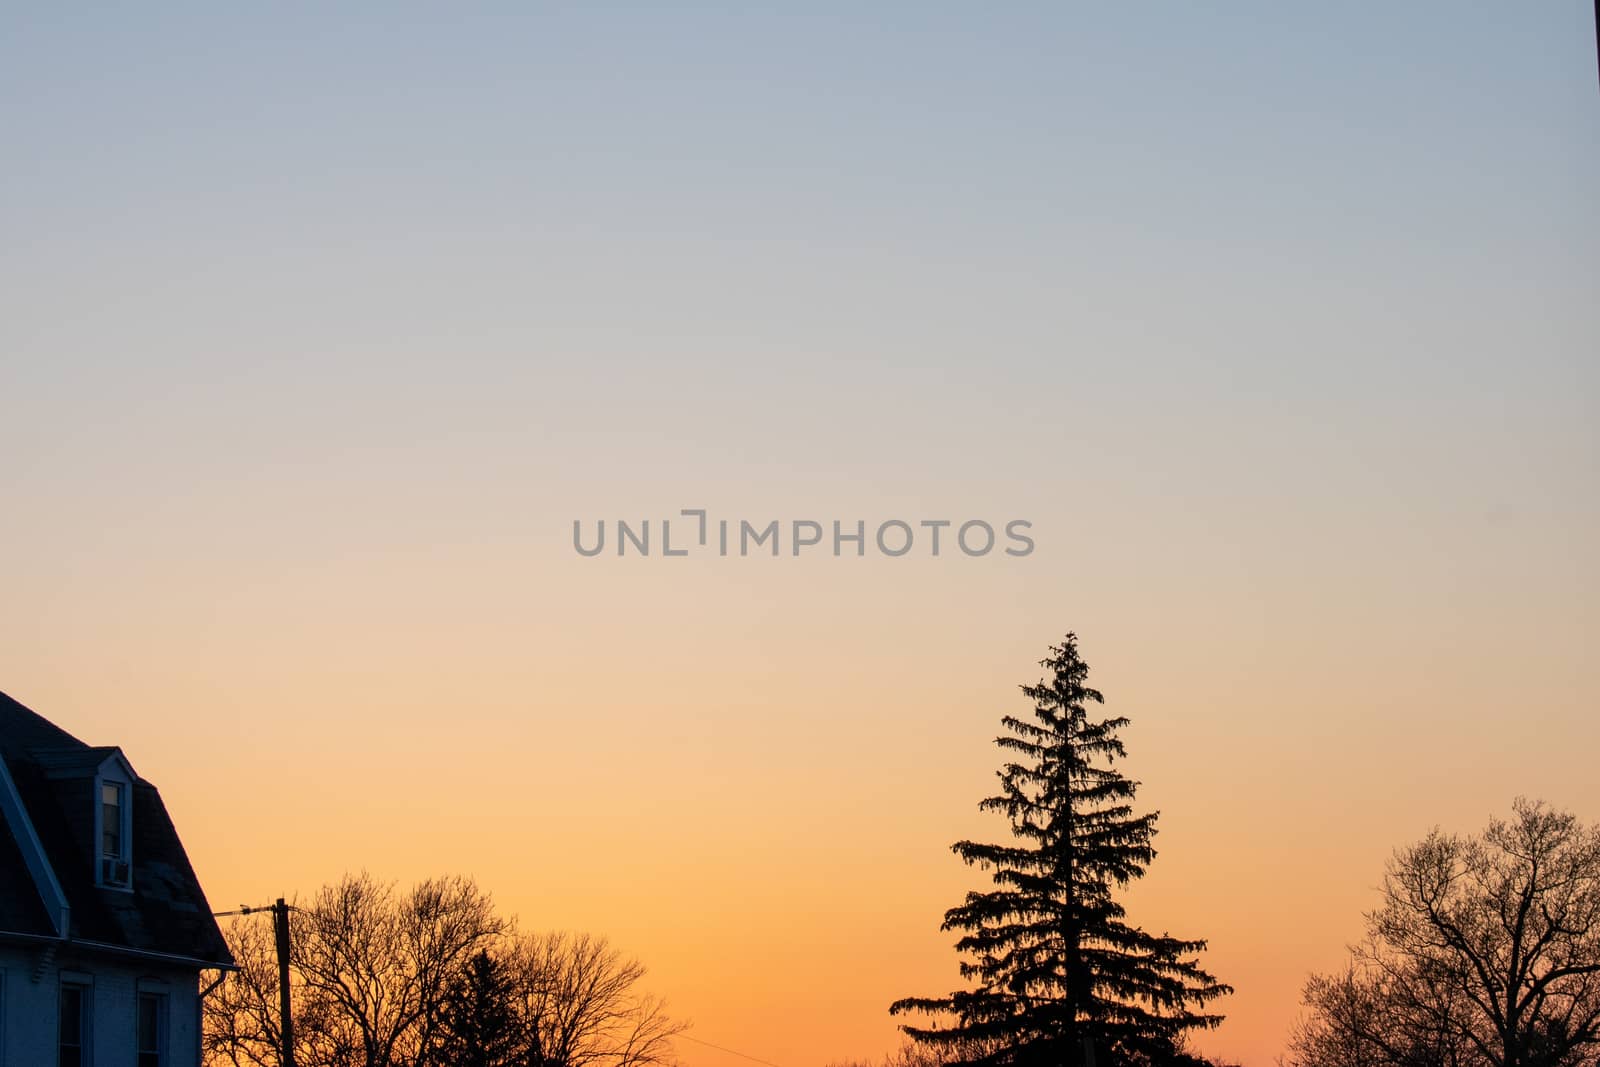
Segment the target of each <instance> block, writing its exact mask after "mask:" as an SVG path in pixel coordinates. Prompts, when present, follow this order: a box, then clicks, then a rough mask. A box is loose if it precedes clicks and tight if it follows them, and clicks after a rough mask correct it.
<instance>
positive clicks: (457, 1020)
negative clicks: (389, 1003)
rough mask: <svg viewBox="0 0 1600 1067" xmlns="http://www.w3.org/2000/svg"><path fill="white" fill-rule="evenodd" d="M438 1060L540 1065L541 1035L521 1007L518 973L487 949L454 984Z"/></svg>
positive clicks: (501, 1066) (463, 1066) (454, 1066)
mask: <svg viewBox="0 0 1600 1067" xmlns="http://www.w3.org/2000/svg"><path fill="white" fill-rule="evenodd" d="M440 1023H441V1026H440V1041H439V1046H440V1047H439V1055H438V1062H439V1063H441V1064H446V1065H448V1067H536V1065H537V1064H539V1063H540V1062H542V1058H541V1057H540V1055H539V1052H538V1035H537V1034H536V1033H534V1032H532V1030H531V1028H530V1027H528V1026H526V1025H524V1023H523V1021H522V1019H521V1016H520V1015H519V1013H518V1010H517V987H516V982H515V980H514V979H513V977H512V976H511V975H509V974H507V973H506V970H505V968H504V967H502V966H501V964H500V962H499V961H498V960H496V959H495V958H494V957H493V956H491V955H490V954H489V953H487V952H479V953H478V954H477V955H475V956H473V957H472V959H471V960H470V961H469V962H468V963H467V966H466V967H465V968H464V969H463V971H462V973H461V974H460V975H458V976H457V977H456V979H455V981H454V982H453V983H452V984H451V986H450V990H449V992H448V993H447V994H446V997H445V1002H444V1009H443V1017H442V1018H441V1020H440Z"/></svg>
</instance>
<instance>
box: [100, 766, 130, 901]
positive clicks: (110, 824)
mask: <svg viewBox="0 0 1600 1067" xmlns="http://www.w3.org/2000/svg"><path fill="white" fill-rule="evenodd" d="M98 781H99V783H100V785H99V788H100V865H99V868H98V874H99V876H100V877H99V884H100V885H106V886H113V887H115V888H117V889H128V888H130V887H131V885H132V881H131V878H130V873H131V871H132V864H130V863H129V861H128V852H129V848H128V845H129V841H128V837H129V829H130V827H129V816H130V815H131V814H132V813H131V812H130V811H129V809H128V783H127V782H121V781H117V780H116V779H113V778H101V779H98Z"/></svg>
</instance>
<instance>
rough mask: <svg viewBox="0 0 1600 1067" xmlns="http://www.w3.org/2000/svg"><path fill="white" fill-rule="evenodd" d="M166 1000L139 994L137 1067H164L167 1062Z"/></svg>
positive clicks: (153, 995)
mask: <svg viewBox="0 0 1600 1067" xmlns="http://www.w3.org/2000/svg"><path fill="white" fill-rule="evenodd" d="M166 1049H167V998H166V997H164V996H162V995H161V994H160V993H140V994H139V1067H165V1064H166V1062H167V1056H166Z"/></svg>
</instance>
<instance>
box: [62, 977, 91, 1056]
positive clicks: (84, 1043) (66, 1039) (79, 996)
mask: <svg viewBox="0 0 1600 1067" xmlns="http://www.w3.org/2000/svg"><path fill="white" fill-rule="evenodd" d="M60 1016H61V1036H60V1040H59V1041H58V1043H57V1049H58V1052H57V1054H56V1062H57V1064H59V1067H89V1062H90V1061H89V987H88V986H86V985H77V984H75V983H62V986H61V1011H60Z"/></svg>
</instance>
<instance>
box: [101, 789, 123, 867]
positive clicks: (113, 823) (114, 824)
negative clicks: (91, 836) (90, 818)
mask: <svg viewBox="0 0 1600 1067" xmlns="http://www.w3.org/2000/svg"><path fill="white" fill-rule="evenodd" d="M100 851H101V852H102V853H103V854H104V855H107V856H116V857H117V858H119V859H120V858H121V857H122V786H121V784H120V783H116V782H107V783H105V784H104V785H102V786H101V787H100Z"/></svg>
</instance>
